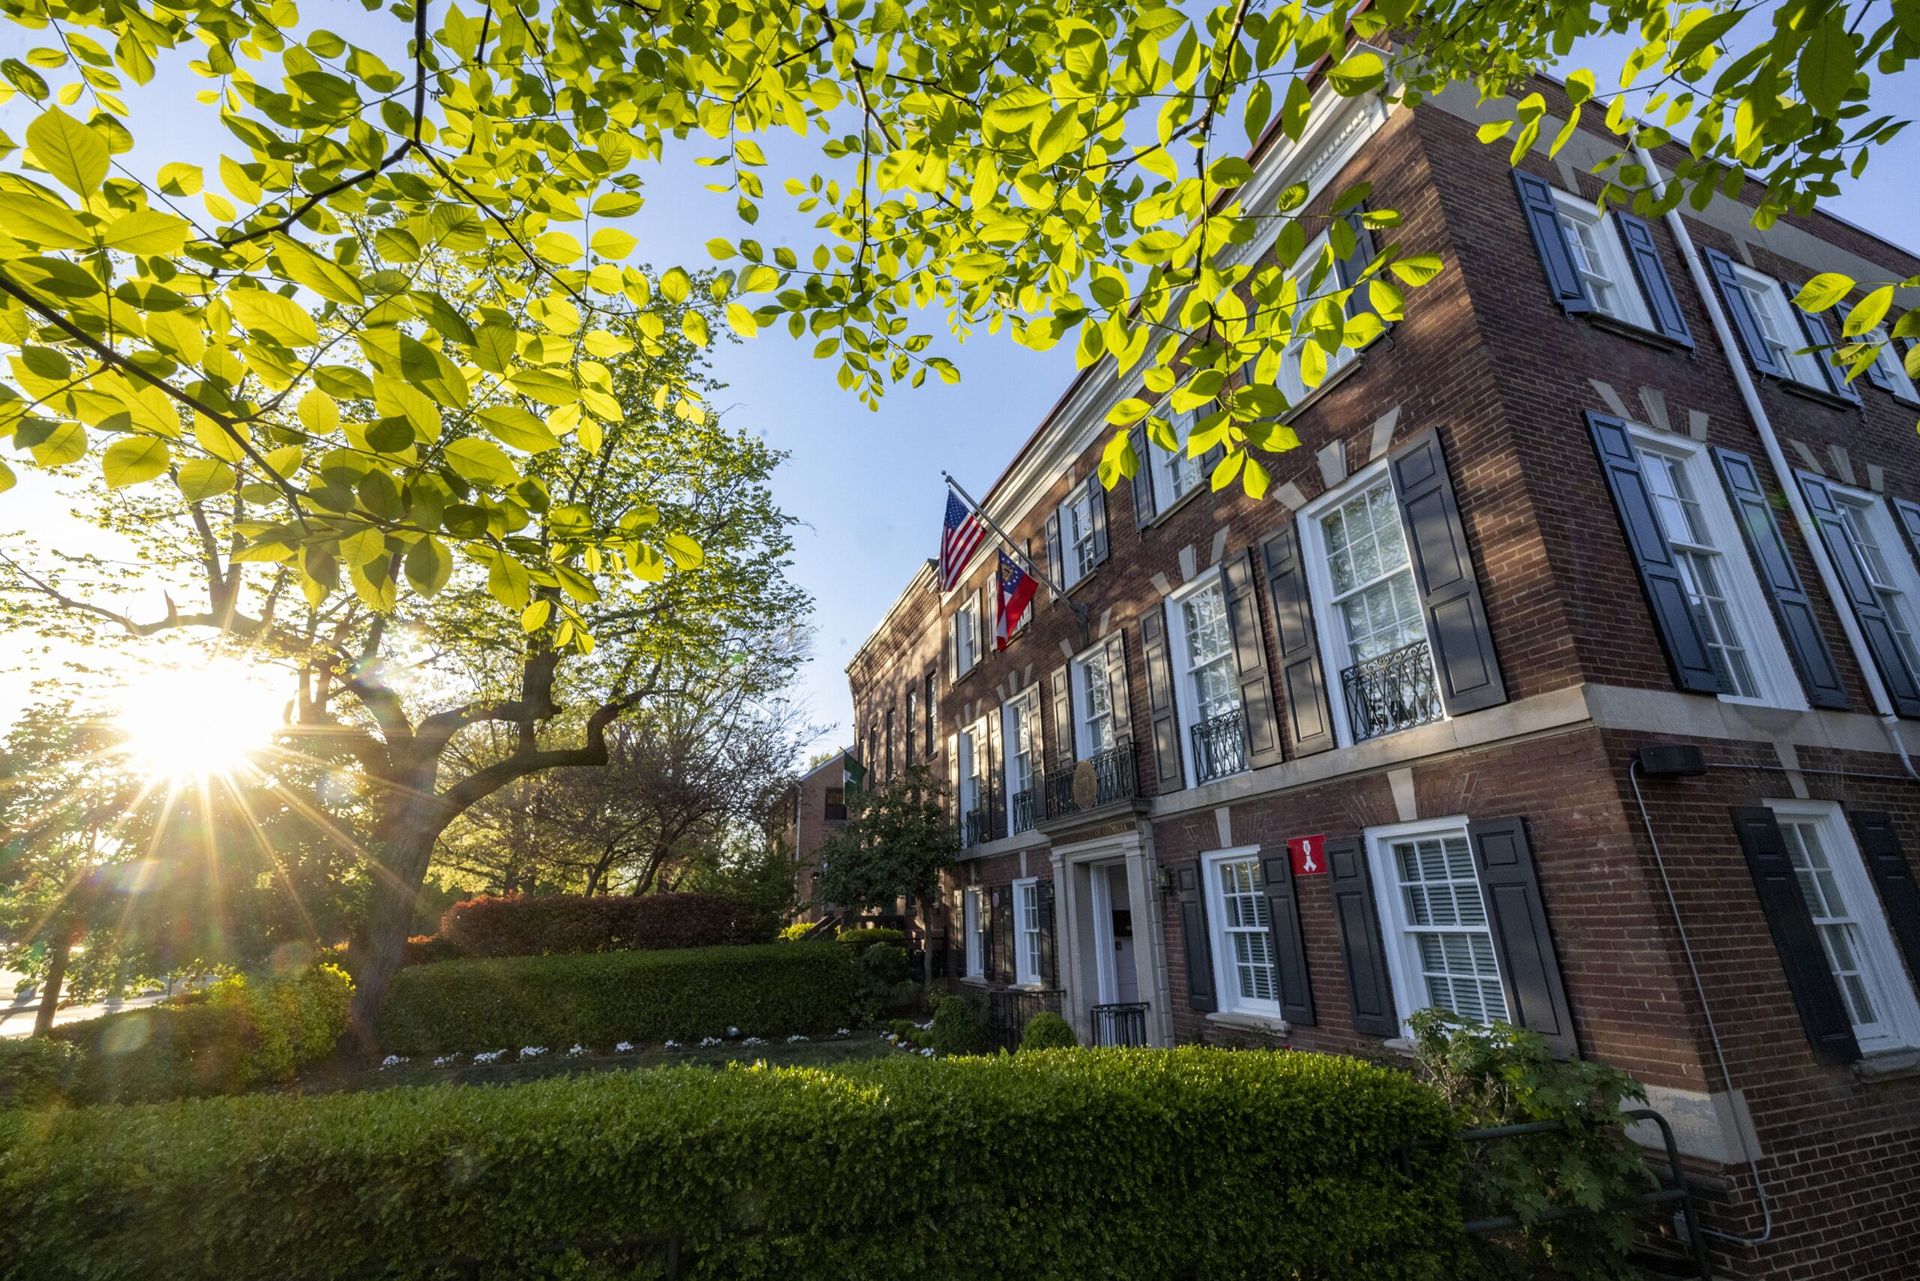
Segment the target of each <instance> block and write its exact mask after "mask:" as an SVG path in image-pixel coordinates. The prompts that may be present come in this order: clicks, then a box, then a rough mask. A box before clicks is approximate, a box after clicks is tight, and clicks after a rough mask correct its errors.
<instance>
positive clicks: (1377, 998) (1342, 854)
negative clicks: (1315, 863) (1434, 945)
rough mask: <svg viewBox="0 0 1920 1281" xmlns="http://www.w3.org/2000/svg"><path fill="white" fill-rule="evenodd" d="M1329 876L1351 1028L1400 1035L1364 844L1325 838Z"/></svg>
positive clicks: (1375, 1033) (1386, 1034)
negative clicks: (1349, 997)
mask: <svg viewBox="0 0 1920 1281" xmlns="http://www.w3.org/2000/svg"><path fill="white" fill-rule="evenodd" d="M1327 880H1328V882H1329V888H1330V889H1331V890H1332V892H1333V914H1334V917H1335V918H1336V919H1337V920H1338V921H1339V922H1340V951H1341V953H1342V956H1343V959H1344V960H1345V963H1346V971H1347V991H1348V993H1349V994H1350V995H1351V996H1352V998H1353V1027H1354V1030H1355V1031H1356V1032H1362V1033H1365V1034H1366V1035H1368V1036H1399V1035H1400V1015H1399V1013H1398V1012H1397V1011H1396V1010H1395V1009H1394V1006H1393V980H1392V978H1391V977H1390V975H1389V971H1388V969H1387V951H1386V948H1385V947H1384V946H1383V945H1382V944H1381V942H1380V912H1379V910H1378V908H1377V907H1376V906H1375V904H1374V901H1373V874H1372V873H1371V872H1370V871H1369V870H1368V868H1367V853H1366V847H1365V846H1364V845H1363V844H1362V843H1361V842H1360V841H1357V840H1355V839H1353V838H1351V837H1348V838H1344V839H1341V840H1337V841H1328V842H1327Z"/></svg>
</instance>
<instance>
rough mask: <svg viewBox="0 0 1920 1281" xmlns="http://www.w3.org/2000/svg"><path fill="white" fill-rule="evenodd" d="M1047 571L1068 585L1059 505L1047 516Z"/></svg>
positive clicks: (1057, 581) (1054, 578)
mask: <svg viewBox="0 0 1920 1281" xmlns="http://www.w3.org/2000/svg"><path fill="white" fill-rule="evenodd" d="M1047 573H1048V574H1050V575H1052V576H1053V581H1054V582H1056V583H1058V584H1060V585H1061V586H1062V587H1065V586H1066V585H1067V562H1066V558H1065V557H1064V556H1063V555H1062V554H1061V551H1060V509H1059V508H1057V507H1056V508H1054V510H1053V514H1052V515H1051V516H1048V517H1047ZM1054 599H1055V600H1058V599H1060V598H1059V597H1058V596H1055V597H1054Z"/></svg>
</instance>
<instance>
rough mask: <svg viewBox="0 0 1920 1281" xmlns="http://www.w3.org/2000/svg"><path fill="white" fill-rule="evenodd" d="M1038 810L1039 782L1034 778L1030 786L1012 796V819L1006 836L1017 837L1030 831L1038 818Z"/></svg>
mask: <svg viewBox="0 0 1920 1281" xmlns="http://www.w3.org/2000/svg"><path fill="white" fill-rule="evenodd" d="M1039 809H1040V781H1039V779H1037V778H1036V779H1035V780H1034V782H1033V785H1032V786H1030V787H1027V788H1025V789H1024V790H1022V791H1018V792H1015V793H1014V794H1013V804H1012V810H1013V818H1012V821H1011V822H1010V823H1009V824H1008V827H1007V833H1008V835H1010V836H1013V835H1018V834H1019V833H1021V832H1025V831H1028V830H1029V829H1031V828H1032V827H1033V824H1034V820H1035V819H1037V818H1038V817H1039Z"/></svg>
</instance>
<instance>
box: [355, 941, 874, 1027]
mask: <svg viewBox="0 0 1920 1281" xmlns="http://www.w3.org/2000/svg"><path fill="white" fill-rule="evenodd" d="M852 1005H853V964H852V960H851V958H850V957H849V956H848V954H847V950H846V949H845V948H842V947H838V946H836V945H834V944H832V943H766V944H760V945H757V946H753V947H699V948H681V949H675V950H672V951H649V952H600V953H595V954H592V955H586V956H522V957H508V958H501V959H497V960H485V961H443V962H440V963H439V964H436V965H417V966H412V967H409V968H407V969H403V970H401V971H400V972H399V973H398V974H396V975H394V977H393V984H392V986H391V987H390V988H389V989H388V991H387V1000H386V1005H385V1007H384V1008H383V1009H382V1011H381V1016H380V1044H381V1046H382V1047H383V1048H385V1049H387V1050H390V1051H392V1052H393V1053H395V1054H446V1053H449V1052H452V1051H462V1052H466V1051H474V1050H498V1049H512V1048H516V1047H519V1046H523V1045H544V1046H550V1047H565V1046H569V1045H573V1044H576V1043H578V1044H583V1045H592V1046H607V1045H612V1044H614V1043H616V1042H619V1041H660V1040H665V1039H666V1038H668V1037H673V1038H676V1039H681V1040H684V1039H687V1038H690V1037H691V1038H697V1037H701V1036H708V1035H716V1034H719V1033H722V1032H724V1031H725V1030H726V1029H727V1028H729V1027H737V1028H739V1029H740V1030H741V1032H742V1033H744V1034H746V1035H749V1036H764V1037H775V1036H787V1035H789V1034H791V1033H794V1032H820V1031H825V1030H829V1029H832V1028H835V1027H839V1026H840V1025H841V1024H844V1023H845V1022H847V1020H848V1017H849V1011H850V1010H851V1009H852Z"/></svg>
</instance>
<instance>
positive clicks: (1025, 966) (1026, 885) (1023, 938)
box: [1013, 876, 1046, 987]
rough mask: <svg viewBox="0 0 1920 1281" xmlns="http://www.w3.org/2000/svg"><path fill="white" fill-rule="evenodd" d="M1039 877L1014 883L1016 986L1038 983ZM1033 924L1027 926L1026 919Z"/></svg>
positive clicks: (1014, 961) (1030, 985) (1014, 966)
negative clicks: (1030, 920) (1030, 919)
mask: <svg viewBox="0 0 1920 1281" xmlns="http://www.w3.org/2000/svg"><path fill="white" fill-rule="evenodd" d="M1039 886H1040V878H1039V877H1037V876H1029V877H1025V878H1024V879H1022V880H1018V881H1015V882H1014V883H1013V982H1014V986H1015V987H1039V986H1040V981H1041V979H1040V931H1041V930H1043V929H1045V928H1046V927H1045V926H1044V925H1043V924H1042V923H1041V921H1040V893H1039ZM1029 916H1031V917H1032V918H1033V923H1032V924H1031V925H1029V924H1028V923H1027V918H1028V917H1029Z"/></svg>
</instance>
